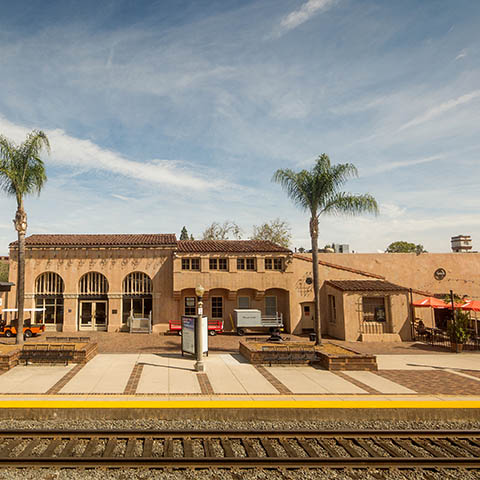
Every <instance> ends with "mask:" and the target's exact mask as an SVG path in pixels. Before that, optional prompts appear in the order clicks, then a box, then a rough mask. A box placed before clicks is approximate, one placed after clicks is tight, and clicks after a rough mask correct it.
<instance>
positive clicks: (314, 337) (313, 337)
mask: <svg viewBox="0 0 480 480" xmlns="http://www.w3.org/2000/svg"><path fill="white" fill-rule="evenodd" d="M309 338H310V341H311V342H314V341H315V340H316V339H317V334H316V333H311V334H310V335H309Z"/></svg>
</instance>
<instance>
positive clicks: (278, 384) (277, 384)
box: [255, 365, 293, 395]
mask: <svg viewBox="0 0 480 480" xmlns="http://www.w3.org/2000/svg"><path fill="white" fill-rule="evenodd" d="M255 368H256V369H257V370H258V371H259V372H260V373H261V374H262V375H263V376H264V378H265V379H266V380H267V381H268V382H269V383H270V384H271V385H273V387H274V388H276V389H277V390H278V392H279V393H280V394H282V395H291V394H293V392H292V391H291V390H290V389H289V388H288V387H287V386H286V385H284V384H283V383H282V382H281V381H280V380H279V379H278V378H277V377H275V376H274V375H272V374H271V373H270V372H269V371H268V370H267V369H266V368H265V367H264V366H263V365H255Z"/></svg>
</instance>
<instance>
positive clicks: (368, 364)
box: [239, 340, 378, 371]
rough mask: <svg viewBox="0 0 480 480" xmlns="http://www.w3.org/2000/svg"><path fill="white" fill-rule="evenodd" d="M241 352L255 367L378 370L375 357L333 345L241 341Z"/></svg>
mask: <svg viewBox="0 0 480 480" xmlns="http://www.w3.org/2000/svg"><path fill="white" fill-rule="evenodd" d="M239 352H240V353H241V354H242V355H243V356H244V357H245V358H246V359H247V360H248V361H249V362H250V363H252V364H254V365H318V366H320V367H322V368H325V369H326V370H337V371H341V370H368V371H376V370H378V367H377V359H376V357H375V355H367V354H362V353H359V352H356V351H354V350H352V349H350V348H345V347H341V346H339V345H336V344H333V343H325V344H324V345H322V346H321V347H317V346H315V345H314V343H313V342H284V343H281V344H274V343H267V342H251V341H249V342H245V341H243V340H242V341H240V345H239Z"/></svg>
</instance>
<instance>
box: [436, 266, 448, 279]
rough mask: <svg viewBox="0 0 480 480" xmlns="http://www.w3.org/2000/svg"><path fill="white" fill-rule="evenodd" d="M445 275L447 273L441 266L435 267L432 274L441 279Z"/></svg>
mask: <svg viewBox="0 0 480 480" xmlns="http://www.w3.org/2000/svg"><path fill="white" fill-rule="evenodd" d="M446 275H447V272H446V271H445V269H443V268H437V269H436V270H435V273H434V274H433V276H434V277H435V279H436V280H443V279H444V278H445V276H446Z"/></svg>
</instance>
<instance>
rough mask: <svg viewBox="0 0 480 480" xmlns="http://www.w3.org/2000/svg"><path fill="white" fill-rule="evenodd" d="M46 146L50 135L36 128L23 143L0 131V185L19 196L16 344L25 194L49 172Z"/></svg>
mask: <svg viewBox="0 0 480 480" xmlns="http://www.w3.org/2000/svg"><path fill="white" fill-rule="evenodd" d="M43 148H46V149H47V151H50V144H49V142H48V138H47V136H46V135H45V134H44V133H43V132H42V131H37V130H34V131H32V132H31V133H29V134H28V135H27V138H26V140H25V141H24V142H23V143H22V144H21V145H16V144H15V143H13V142H12V141H10V140H8V139H7V138H5V137H4V136H3V135H0V188H1V189H2V190H4V191H5V192H6V193H7V194H8V195H11V196H14V197H15V198H16V199H17V212H16V214H15V219H14V220H13V223H14V225H15V230H16V231H17V235H18V272H17V273H18V275H17V308H18V323H17V344H22V343H23V309H24V303H25V234H26V232H27V214H26V212H25V209H24V207H23V197H24V196H25V195H28V194H31V193H38V194H40V190H41V189H42V187H43V185H44V183H45V181H46V180H47V176H46V174H45V166H44V164H43V161H42V160H41V159H40V153H41V151H42V149H43Z"/></svg>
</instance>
